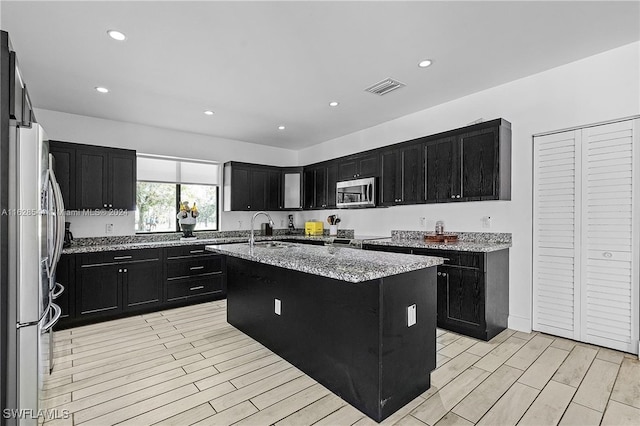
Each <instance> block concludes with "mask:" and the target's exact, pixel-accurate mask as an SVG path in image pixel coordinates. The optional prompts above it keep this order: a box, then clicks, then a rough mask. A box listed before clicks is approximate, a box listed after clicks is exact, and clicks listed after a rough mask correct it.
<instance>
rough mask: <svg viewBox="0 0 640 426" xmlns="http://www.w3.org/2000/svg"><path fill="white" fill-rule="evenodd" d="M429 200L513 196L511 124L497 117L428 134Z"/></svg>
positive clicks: (425, 188)
mask: <svg viewBox="0 0 640 426" xmlns="http://www.w3.org/2000/svg"><path fill="white" fill-rule="evenodd" d="M424 157H425V158H424V165H425V170H424V177H425V187H424V196H425V201H426V202H427V203H434V202H452V201H480V200H510V199H511V124H510V123H509V122H508V121H505V120H502V119H497V120H492V121H488V122H485V123H480V124H476V125H473V126H468V127H466V128H463V129H458V130H457V131H452V132H446V133H444V134H441V135H436V136H435V137H430V138H428V141H427V142H425V147H424Z"/></svg>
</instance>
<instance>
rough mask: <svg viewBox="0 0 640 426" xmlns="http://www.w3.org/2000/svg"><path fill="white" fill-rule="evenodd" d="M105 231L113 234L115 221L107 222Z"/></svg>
mask: <svg viewBox="0 0 640 426" xmlns="http://www.w3.org/2000/svg"><path fill="white" fill-rule="evenodd" d="M104 232H106V233H107V234H113V223H107V224H106V225H105V227H104Z"/></svg>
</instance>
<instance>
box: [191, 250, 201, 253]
mask: <svg viewBox="0 0 640 426" xmlns="http://www.w3.org/2000/svg"><path fill="white" fill-rule="evenodd" d="M189 253H191V254H196V253H204V250H190V251H189Z"/></svg>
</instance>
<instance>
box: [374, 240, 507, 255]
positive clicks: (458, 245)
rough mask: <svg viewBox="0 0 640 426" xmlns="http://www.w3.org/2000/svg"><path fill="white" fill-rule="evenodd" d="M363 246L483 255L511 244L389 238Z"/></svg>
mask: <svg viewBox="0 0 640 426" xmlns="http://www.w3.org/2000/svg"><path fill="white" fill-rule="evenodd" d="M365 244H366V245H376V246H392V247H410V248H423V249H436V250H451V251H473V252H485V253H486V252H491V251H498V250H504V249H507V248H509V247H511V243H504V242H478V241H458V242H455V243H431V242H429V243H428V242H425V241H424V240H418V239H415V238H395V239H394V238H389V239H385V240H371V241H366V242H365Z"/></svg>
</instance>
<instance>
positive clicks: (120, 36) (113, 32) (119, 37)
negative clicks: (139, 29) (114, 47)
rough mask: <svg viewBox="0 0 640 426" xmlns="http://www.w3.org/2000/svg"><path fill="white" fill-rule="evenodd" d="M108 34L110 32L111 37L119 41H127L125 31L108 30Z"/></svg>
mask: <svg viewBox="0 0 640 426" xmlns="http://www.w3.org/2000/svg"><path fill="white" fill-rule="evenodd" d="M107 34H109V37H111V38H112V39H114V40H117V41H125V40H126V39H127V36H126V35H124V33H121V32H120V31H117V30H109V31H107Z"/></svg>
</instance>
